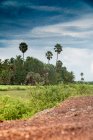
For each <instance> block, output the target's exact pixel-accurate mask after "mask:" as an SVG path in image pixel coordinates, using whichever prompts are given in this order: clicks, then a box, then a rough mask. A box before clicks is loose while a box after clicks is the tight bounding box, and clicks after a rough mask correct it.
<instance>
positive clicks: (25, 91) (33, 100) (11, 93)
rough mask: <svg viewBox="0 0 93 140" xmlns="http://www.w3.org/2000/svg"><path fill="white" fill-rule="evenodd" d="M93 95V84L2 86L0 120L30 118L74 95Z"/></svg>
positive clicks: (0, 87)
mask: <svg viewBox="0 0 93 140" xmlns="http://www.w3.org/2000/svg"><path fill="white" fill-rule="evenodd" d="M90 95H93V85H85V84H69V85H64V84H62V85H55V86H51V85H50V86H2V85H1V86H0V120H12V119H22V118H29V117H31V116H33V115H34V114H35V113H37V112H39V111H42V110H44V109H47V108H51V107H54V106H57V105H58V104H59V103H60V102H62V101H64V100H65V99H67V98H69V97H73V96H90Z"/></svg>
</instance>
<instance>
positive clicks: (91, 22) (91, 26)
mask: <svg viewBox="0 0 93 140" xmlns="http://www.w3.org/2000/svg"><path fill="white" fill-rule="evenodd" d="M92 17H93V15H87V16H84V17H81V18H80V19H78V20H74V21H71V22H65V23H60V24H55V25H48V26H43V27H35V28H33V30H31V31H30V32H29V34H32V36H33V37H38V36H39V38H40V37H41V38H42V37H54V36H58V37H60V36H71V37H78V38H85V37H91V35H93V18H92ZM68 28H69V29H68ZM73 28H74V31H73ZM77 30H78V31H77Z"/></svg>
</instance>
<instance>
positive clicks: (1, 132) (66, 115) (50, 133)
mask: <svg viewBox="0 0 93 140" xmlns="http://www.w3.org/2000/svg"><path fill="white" fill-rule="evenodd" d="M0 140H93V96H90V97H76V98H71V99H68V100H66V101H64V102H63V103H61V104H60V105H59V106H57V107H55V108H52V109H49V110H44V111H42V112H40V113H38V114H36V115H35V116H34V117H33V118H31V119H27V120H15V121H0Z"/></svg>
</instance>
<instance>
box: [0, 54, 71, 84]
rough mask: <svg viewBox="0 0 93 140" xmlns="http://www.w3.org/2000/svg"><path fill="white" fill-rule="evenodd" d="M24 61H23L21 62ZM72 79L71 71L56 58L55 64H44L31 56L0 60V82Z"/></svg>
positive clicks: (59, 81) (25, 82)
mask: <svg viewBox="0 0 93 140" xmlns="http://www.w3.org/2000/svg"><path fill="white" fill-rule="evenodd" d="M23 61H24V63H23ZM73 81H74V74H73V72H68V71H67V69H66V67H62V62H60V61H59V60H58V62H57V64H56V66H54V65H52V64H44V63H43V62H41V61H39V60H38V59H35V58H33V57H27V58H26V60H23V58H22V57H21V56H16V58H11V59H5V60H4V61H2V60H1V61H0V84H4V85H8V84H11V85H14V84H16V85H20V84H31V85H35V84H41V85H46V84H57V83H61V82H64V83H68V82H73Z"/></svg>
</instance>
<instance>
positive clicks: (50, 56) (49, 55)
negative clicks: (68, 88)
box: [46, 51, 53, 64]
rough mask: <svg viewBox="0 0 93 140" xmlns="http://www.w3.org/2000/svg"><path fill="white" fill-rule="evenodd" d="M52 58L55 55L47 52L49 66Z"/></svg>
mask: <svg viewBox="0 0 93 140" xmlns="http://www.w3.org/2000/svg"><path fill="white" fill-rule="evenodd" d="M52 56H53V54H52V52H51V51H47V52H46V57H47V59H48V64H49V61H50V59H52Z"/></svg>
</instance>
